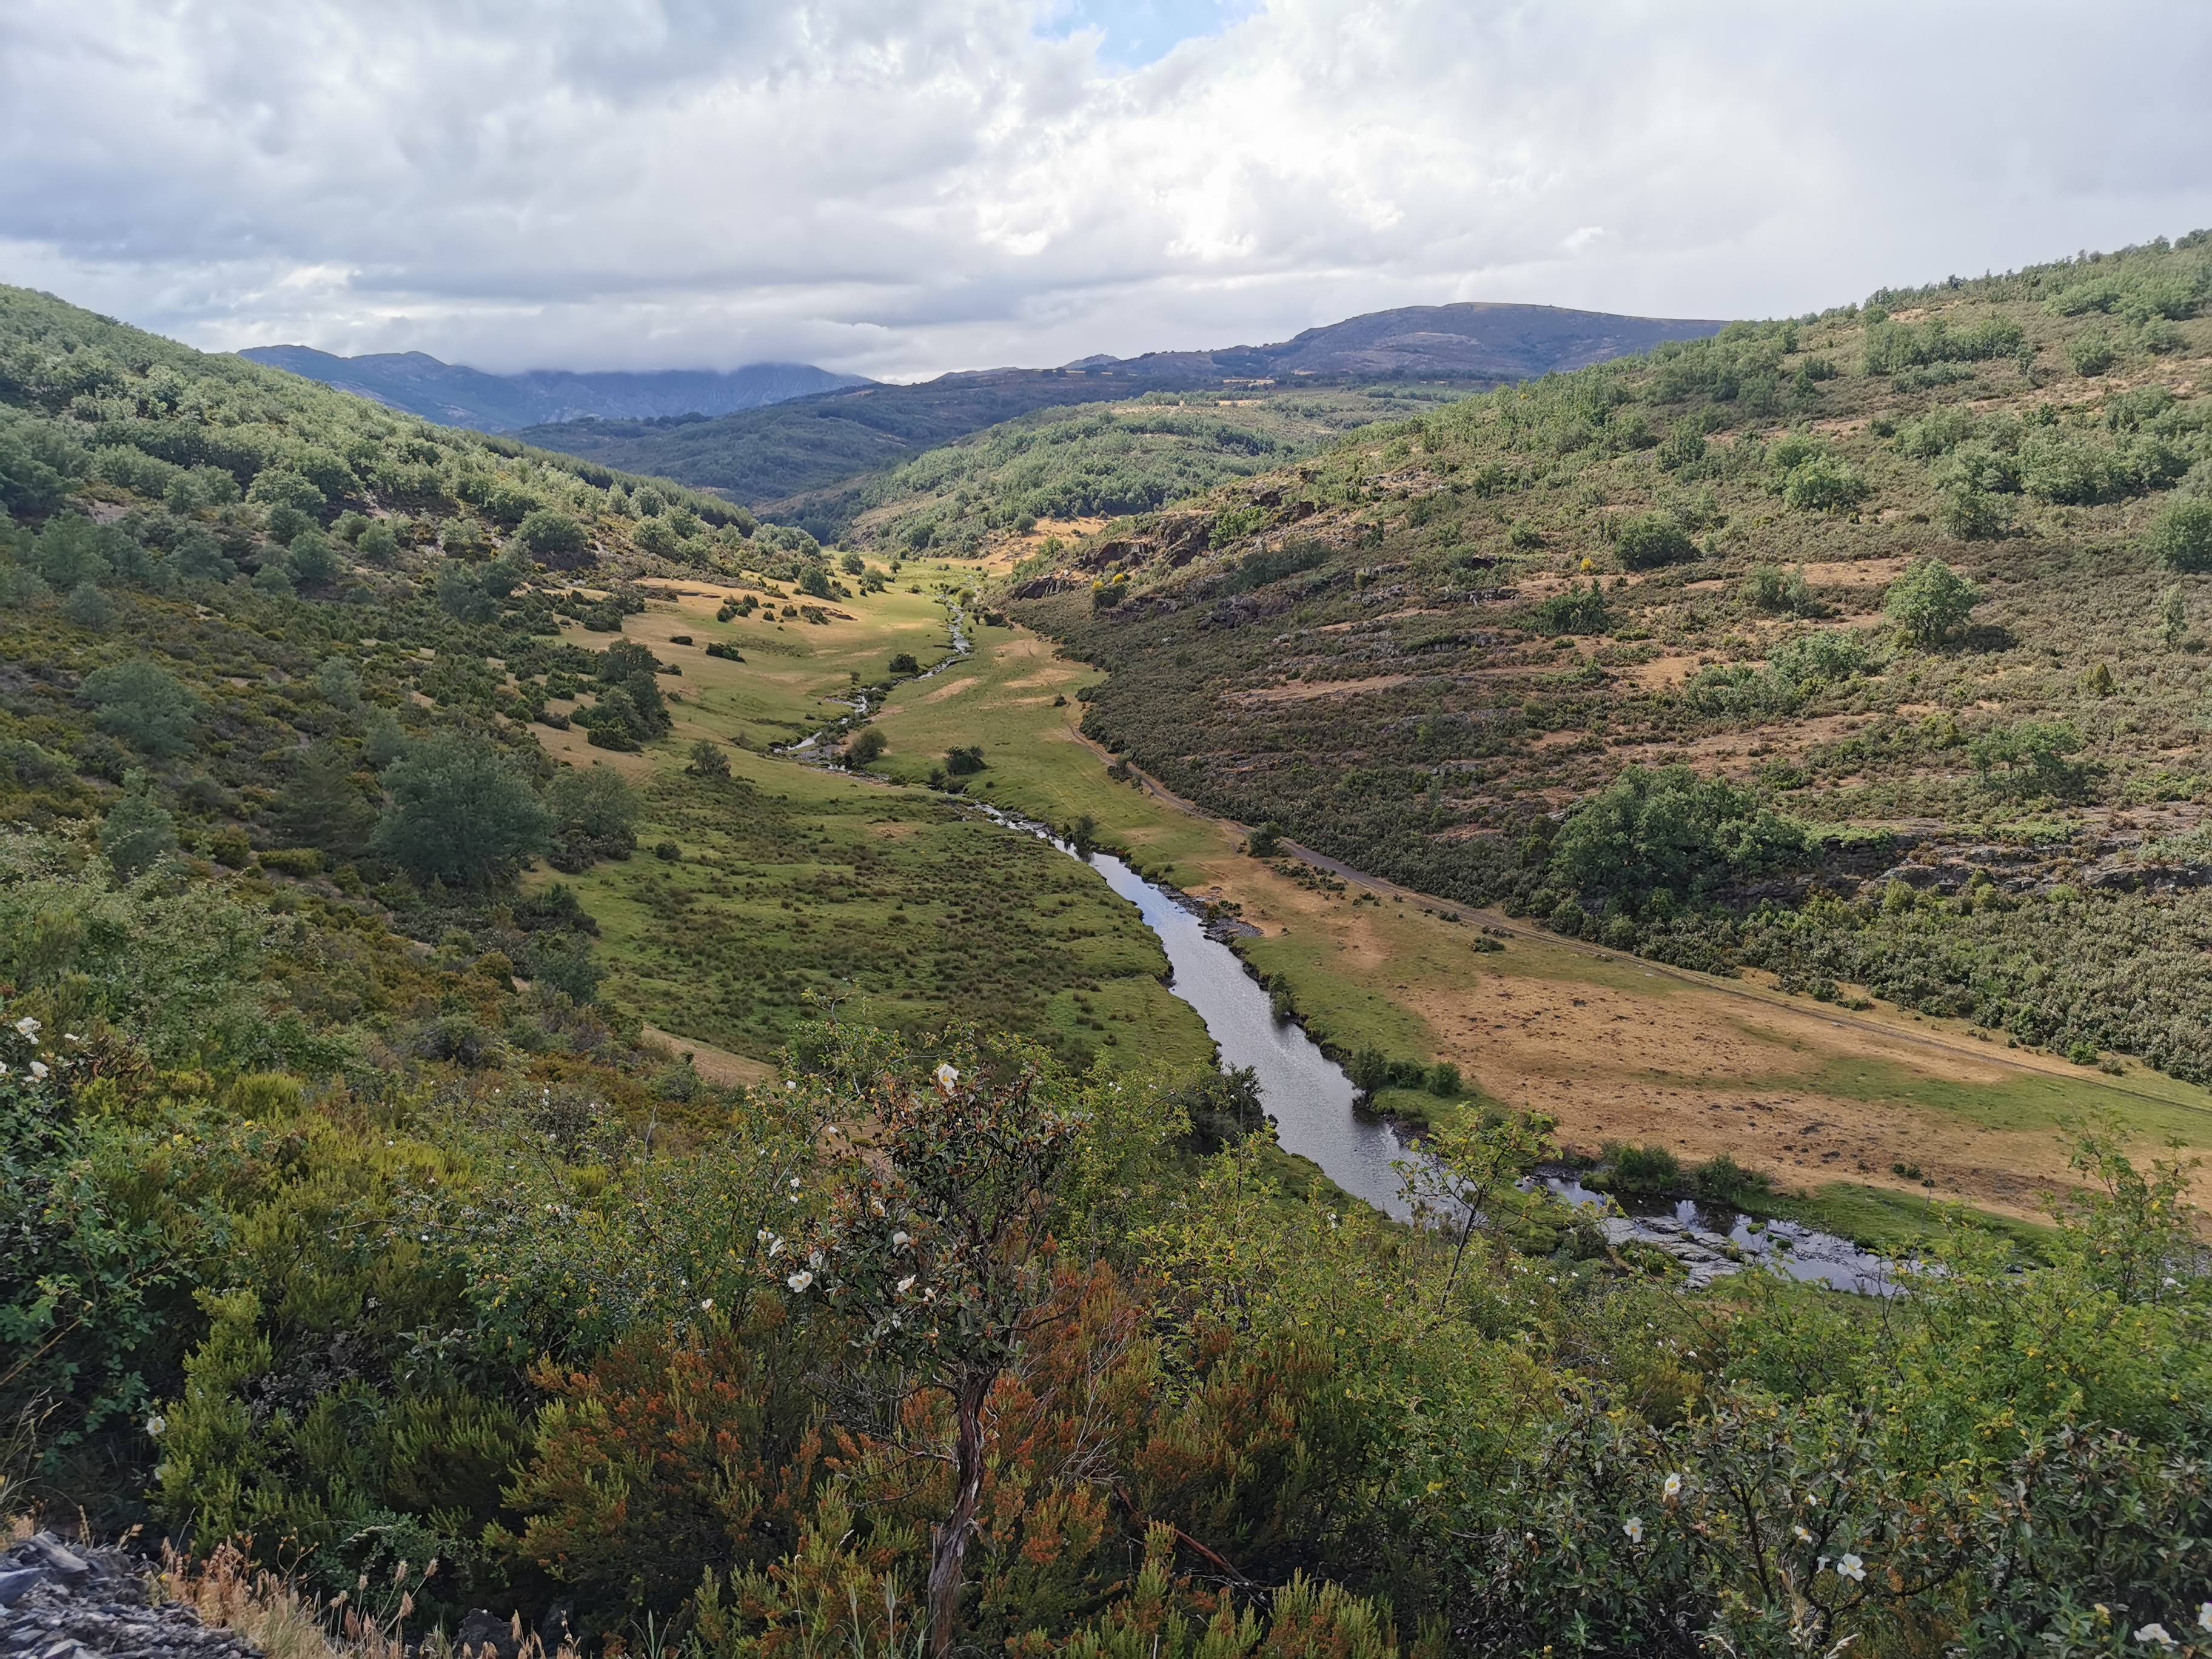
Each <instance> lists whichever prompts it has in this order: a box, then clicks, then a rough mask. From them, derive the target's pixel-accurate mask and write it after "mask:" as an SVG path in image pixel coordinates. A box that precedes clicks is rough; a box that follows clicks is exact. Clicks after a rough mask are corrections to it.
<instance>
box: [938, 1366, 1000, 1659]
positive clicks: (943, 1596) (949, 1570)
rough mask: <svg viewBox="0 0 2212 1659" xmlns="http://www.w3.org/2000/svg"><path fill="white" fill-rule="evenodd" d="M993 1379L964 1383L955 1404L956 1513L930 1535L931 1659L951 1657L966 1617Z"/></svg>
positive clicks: (975, 1378) (968, 1379)
mask: <svg viewBox="0 0 2212 1659" xmlns="http://www.w3.org/2000/svg"><path fill="white" fill-rule="evenodd" d="M993 1381H994V1378H993V1377H990V1376H969V1377H964V1378H963V1379H962V1381H961V1383H960V1390H959V1393H958V1395H957V1396H956V1397H955V1399H954V1401H953V1409H954V1412H955V1413H956V1415H957V1419H958V1421H957V1426H956V1427H955V1429H954V1431H953V1444H952V1513H951V1515H949V1516H946V1517H945V1522H944V1524H943V1525H942V1526H939V1527H937V1528H934V1529H933V1531H932V1533H931V1534H930V1553H929V1659H951V1654H952V1626H953V1623H954V1621H955V1620H956V1619H957V1617H958V1615H959V1613H960V1567H961V1562H962V1560H963V1559H964V1558H965V1557H966V1555H967V1553H968V1534H969V1532H970V1531H971V1530H972V1529H973V1528H974V1527H975V1505H976V1504H977V1503H978V1502H979V1501H980V1500H981V1498H982V1495H983V1402H984V1401H985V1400H987V1398H989V1396H990V1393H991V1383H992V1382H993Z"/></svg>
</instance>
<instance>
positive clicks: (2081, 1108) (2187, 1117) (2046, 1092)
mask: <svg viewBox="0 0 2212 1659" xmlns="http://www.w3.org/2000/svg"><path fill="white" fill-rule="evenodd" d="M2145 1080H2146V1081H2147V1082H2149V1083H2153V1084H2156V1085H2164V1087H2163V1089H2162V1090H2160V1092H2161V1093H2165V1092H2166V1091H2171V1095H2170V1096H2169V1097H2167V1098H2166V1099H2158V1098H2147V1096H2148V1095H2149V1094H2150V1093H2151V1091H2149V1090H2148V1089H2146V1090H2142V1091H2137V1090H2136V1089H2135V1088H2134V1087H2133V1086H2132V1085H2131V1086H2130V1088H2128V1089H2124V1090H2123V1089H2119V1088H2115V1087H2113V1086H2112V1085H2108V1084H2106V1081H2105V1080H2104V1079H2103V1078H2101V1077H2100V1075H2099V1074H2098V1073H2094V1072H2091V1071H2087V1070H2086V1069H2085V1070H2084V1072H2083V1073H2082V1075H2081V1076H2080V1077H2078V1078H2070V1077H2057V1076H2052V1075H2051V1074H2049V1073H2042V1072H2015V1073H2010V1074H2008V1076H2006V1077H2005V1078H2004V1079H2002V1081H2000V1082H1996V1083H1959V1082H1954V1081H1951V1080H1949V1079H1943V1078H1936V1077H1929V1076H1928V1075H1927V1074H1926V1073H1923V1072H1919V1071H1916V1070H1915V1069H1913V1068H1912V1067H1911V1066H1906V1065H1904V1064H1901V1063H1899V1062H1897V1061H1894V1060H1879V1059H1875V1058H1872V1057H1867V1058H1850V1057H1838V1058H1836V1059H1833V1060H1827V1061H1826V1062H1824V1063H1823V1064H1822V1065H1820V1066H1818V1067H1816V1068H1815V1069H1814V1070H1813V1071H1811V1072H1810V1073H1795V1074H1790V1075H1788V1076H1786V1077H1776V1078H1769V1079H1761V1080H1759V1082H1757V1083H1756V1084H1749V1083H1747V1085H1745V1086H1746V1087H1747V1088H1760V1089H1771V1088H1776V1087H1782V1086H1787V1087H1790V1088H1801V1089H1802V1088H1808V1087H1810V1088H1814V1089H1817V1090H1819V1091H1820V1092H1822V1093H1824V1094H1830V1095H1835V1096H1838V1097H1842V1098H1844V1099H1846V1100H1863V1101H1867V1102H1869V1103H1875V1104H1881V1103H1887V1102H1894V1103H1897V1104H1899V1105H1904V1106H1911V1107H1917V1108H1921V1109H1927V1110H1929V1111H1936V1112H1942V1113H1943V1114H1945V1115H1948V1116H1952V1117H1956V1118H1959V1119H1961V1120H1963V1121H1966V1122H1970V1123H1975V1124H1979V1125H1980V1126H1981V1127H1984V1128H1989V1129H2005V1130H2036V1129H2050V1128H2056V1127H2059V1126H2060V1125H2062V1124H2063V1123H2064V1122H2065V1121H2067V1120H2068V1119H2069V1118H2078V1117H2081V1116H2085V1115H2088V1114H2091V1113H2093V1112H2099V1111H2105V1110H2113V1111H2118V1112H2119V1113H2120V1114H2121V1115H2123V1116H2124V1118H2125V1119H2126V1120H2127V1121H2128V1123H2129V1125H2130V1127H2131V1128H2133V1129H2134V1130H2136V1132H2137V1133H2142V1134H2145V1135H2153V1136H2159V1137H2164V1136H2166V1135H2174V1136H2179V1137H2181V1138H2183V1139H2188V1140H2192V1141H2197V1142H2202V1141H2203V1140H2204V1139H2206V1138H2207V1137H2208V1136H2212V1106H2208V1105H2206V1104H2205V1103H2203V1099H2202V1097H2201V1095H2199V1096H2198V1098H2197V1099H2196V1100H2193V1101H2192V1100H2190V1099H2187V1098H2185V1097H2184V1098H2173V1097H2172V1096H2180V1095H2182V1094H2183V1091H2185V1090H2186V1091H2187V1092H2188V1093H2189V1094H2192V1095H2193V1094H2197V1092H2198V1091H2194V1090H2189V1089H2188V1088H2187V1085H2179V1084H2175V1083H2173V1082H2172V1080H2171V1079H2165V1078H2160V1077H2158V1076H2157V1074H2156V1073H2146V1074H2145Z"/></svg>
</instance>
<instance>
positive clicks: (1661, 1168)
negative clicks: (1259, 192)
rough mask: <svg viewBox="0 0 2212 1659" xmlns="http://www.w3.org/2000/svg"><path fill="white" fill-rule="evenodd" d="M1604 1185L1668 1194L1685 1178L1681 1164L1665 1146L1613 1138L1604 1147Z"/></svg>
mask: <svg viewBox="0 0 2212 1659" xmlns="http://www.w3.org/2000/svg"><path fill="white" fill-rule="evenodd" d="M1605 1162H1606V1170H1605V1175H1606V1185H1607V1188H1610V1189H1611V1190H1612V1191H1613V1192H1616V1193H1628V1194H1634V1195H1639V1196H1646V1195H1648V1196H1650V1197H1655V1198H1656V1197H1671V1196H1672V1195H1674V1194H1676V1193H1679V1192H1680V1191H1681V1190H1682V1189H1683V1188H1684V1186H1685V1184H1686V1183H1685V1182H1684V1180H1683V1176H1682V1165H1681V1162H1680V1159H1678V1158H1676V1157H1675V1156H1674V1153H1672V1152H1668V1150H1667V1149H1666V1148H1665V1147H1664V1146H1635V1145H1633V1144H1624V1143H1622V1142H1620V1141H1614V1142H1613V1143H1611V1144H1610V1145H1608V1146H1607V1147H1606V1149H1605Z"/></svg>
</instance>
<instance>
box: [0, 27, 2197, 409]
mask: <svg viewBox="0 0 2212 1659" xmlns="http://www.w3.org/2000/svg"><path fill="white" fill-rule="evenodd" d="M1117 31H1119V33H1118V35H1117ZM1055 33H1057V34H1059V35H1060V37H1061V38H1058V39H1054V38H1051V37H1053V36H1054V34H1055ZM1178 34H1182V35H1185V36H1187V37H1188V38H1183V39H1182V40H1181V43H1180V44H1177V45H1173V46H1172V49H1171V50H1170V49H1169V47H1168V45H1167V44H1166V43H1170V42H1171V41H1173V40H1175V38H1176V36H1177V35H1178ZM1130 63H1136V64H1141V65H1142V67H1139V68H1136V69H1124V68H1122V67H1121V65H1122V64H1130ZM2208 68H2212V13H2208V12H2206V11H2205V10H2204V9H2202V8H2199V7H2193V6H2188V5H2184V4H2148V3H2143V4H2136V5H2129V4H2124V3H2122V4H2111V5H2107V6H2106V7H2103V8H2100V9H2097V10H2095V11H2093V12H2092V11H2089V10H2087V9H2082V8H2079V7H2076V6H2072V5H2062V4H2057V3H2052V0H2045V3H2015V4H2009V5H2005V6H2002V7H2000V6H1996V5H1970V4H1964V3H1959V4H1953V5H1950V6H1948V7H1944V6H1937V7H1930V6H1928V5H1926V4H1924V3H1923V4H1920V5H1916V6H1911V7H1907V6H1905V5H1903V4H1889V5H1882V4H1871V5H1866V4H1861V5H1851V6H1848V7H1846V6H1844V5H1841V4H1804V5H1799V6H1795V7H1790V8H1777V7H1773V6H1771V5H1763V4H1753V3H1751V0H1738V3H1704V4H1686V3H1684V4H1674V5H1670V6H1663V7H1662V6H1657V5H1653V4H1645V3H1636V0H1613V3H1590V4H1584V5H1551V6H1543V7H1533V6H1526V5H1507V4H1501V3H1490V4H1485V3H1480V0H1373V3H1360V0H1272V3H1269V4H1267V5H1266V6H1265V7H1264V8H1263V9H1249V8H1248V7H1245V6H1243V5H1239V4H1231V5H1223V4H1221V3H1218V0H1115V3H1112V4H1108V3H1103V0H1089V3H1087V4H1073V3H1069V0H1058V3H1054V0H1036V3H1029V0H814V3H791V4H781V5H777V4H750V5H737V4H722V3H714V0H614V3H590V4H586V3H584V0H565V3H561V0H552V3H547V0H537V3H527V4H526V3H522V0H443V3H437V0H385V3H379V4H374V5H372V4H368V3H365V0H356V3H337V0H226V3H223V4H222V5H220V6H215V5H206V4H184V5H179V4H175V3H172V0H14V3H12V4H10V5H9V6H8V7H6V8H5V9H0V279H4V280H9V281H19V282H29V283H35V284H37V285H40V286H43V287H47V288H51V289H54V290H56V291H57V292H60V293H62V294H64V295H66V296H68V297H70V298H73V299H77V300H80V301H83V302H85V303H88V304H92V305H94V306H96V307H99V308H100V309H102V310H106V311H108V312H111V313H115V314H118V315H124V316H127V317H129V318H131V319H132V320H134V321H137V322H141V323H143V324H145V325H149V326H152V327H157V328H161V329H162V330H164V331H169V332H173V333H176V334H179V335H180V336H182V337H185V338H188V339H191V340H193V341H194V342H196V343H201V344H205V345H210V346H236V345H243V344H251V343H270V342H274V341H278V340H297V341H301V342H304V343H310V344H314V345H319V346H322V347H324V348H325V349H331V350H337V351H344V352H352V351H361V350H376V349H423V350H428V351H431V352H434V353H435V354H436V355H438V356H443V357H447V358H448V359H454V360H459V361H465V362H475V363H478V364H481V365H483V366H485V367H490V368H521V367H526V366H532V365H538V364H558V365H562V366H568V367H576V368H598V367H653V366H675V365H695V364H711V365H729V364H734V363H737V362H747V361H754V360H758V359H761V358H763V357H771V356H784V357H802V358H808V359H811V360H813V361H817V362H824V363H829V364H831V365H833V366H836V367H840V368H856V369H859V370H860V371H862V372H866V373H874V374H895V375H900V376H907V375H914V374H931V373H935V372H938V371H939V370H942V369H945V368H956V367H972V366H981V365H987V364H992V363H1005V362H1029V363H1038V362H1060V361H1064V360H1066V359H1068V358H1072V357H1075V356H1083V355H1085V354H1087V353H1089V352H1091V351H1097V350H1109V351H1116V352H1133V351H1140V350H1145V349H1154V348H1171V347H1191V346H1206V345H1226V344H1232V343H1250V342H1258V341H1261V340H1267V339H1278V338H1281V337H1285V336H1287V335H1288V334H1291V333H1293V332H1295V331H1297V330H1298V329H1300V328H1303V327H1306V326H1310V325H1313V324H1315V323H1318V322H1327V321H1332V320H1334V319H1337V318H1339V317H1342V316H1346V315H1349V314H1352V313H1357V312H1361V311H1370V310H1375V309H1378V308H1380V307H1385V306H1391V305H1402V304H1411V303H1432V302H1437V301H1447V300H1455V299H1474V298H1481V299H1512V300H1532V301H1552V302H1556V303H1563V304H1574V305H1584V306H1589V307H1599V308H1604V309H1610V310H1629V311H1639V312H1646V313H1668V314H1675V315H1700V316H1728V315H1739V314H1771V313H1782V312H1792V311H1798V310H1802V309H1805V308H1807V307H1812V306H1817V305H1823V304H1829V303H1834V302H1836V301H1841V300H1844V299H1849V298H1852V297H1855V296H1857V295H1863V293H1865V292H1866V291H1867V290H1868V289H1871V288H1873V287H1875V286H1876V285H1879V284H1881V283H1888V282H1908V281H1917V280H1924V279H1927V278H1930V277H1936V276H1943V275H1946V274H1948V273H1949V272H1950V271H1952V270H1961V271H1966V270H1974V271H1978V270H1982V269H1983V268H1984V267H1988V266H1996V267H2002V266H2005V265H2008V264H2017V263H2021V262H2022V261H2026V260H2030V259H2036V258H2050V257H2053V256H2056V255H2057V254H2060V253H2063V252H2069V251H2070V250H2072V249H2073V248H2075V247H2077V246H2112V245H2114V244H2117V243H2118V242H2122V241H2126V240H2139V239H2142V238H2144V237H2148V236H2150V235H2153V234H2160V233H2167V234H2171V233H2173V232H2177V231H2180V230H2185V229H2187V228H2191V227H2192V226H2194V225H2197V224H2203V223H2207V222H2212V185H2208V183H2207V181H2206V180H2205V179H2204V178H2203V169H2202V167H2201V165H2200V163H2201V160H2202V157H2203V155H2205V154H2206V153H2207V143H2206V140H2207V139H2208V137H2212V104H2208V103H2207V102H2206V100H2203V99H2202V97H2201V96H2200V95H2199V88H2201V87H2202V85H2203V82H2204V76H2205V71H2206V70H2207V69H2208Z"/></svg>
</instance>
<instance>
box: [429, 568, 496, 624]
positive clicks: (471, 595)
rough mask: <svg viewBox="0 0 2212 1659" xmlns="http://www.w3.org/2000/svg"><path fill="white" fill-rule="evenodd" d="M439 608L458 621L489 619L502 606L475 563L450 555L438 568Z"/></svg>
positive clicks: (476, 621) (486, 621)
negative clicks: (485, 587) (485, 584)
mask: <svg viewBox="0 0 2212 1659" xmlns="http://www.w3.org/2000/svg"><path fill="white" fill-rule="evenodd" d="M438 608H439V609H440V610H441V611H444V612H445V613H446V614H447V616H449V617H452V618H453V620H454V621H455V622H465V623H488V622H489V621H490V620H491V619H492V618H493V617H496V616H497V615H498V614H499V607H498V605H495V604H494V603H493V602H492V598H491V595H490V594H489V593H487V592H484V589H483V578H482V577H481V576H480V575H478V574H477V569H476V567H475V566H473V565H468V564H464V563H462V562H460V561H459V560H458V559H448V560H447V561H446V562H445V563H444V564H443V565H441V567H439V570H438Z"/></svg>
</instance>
